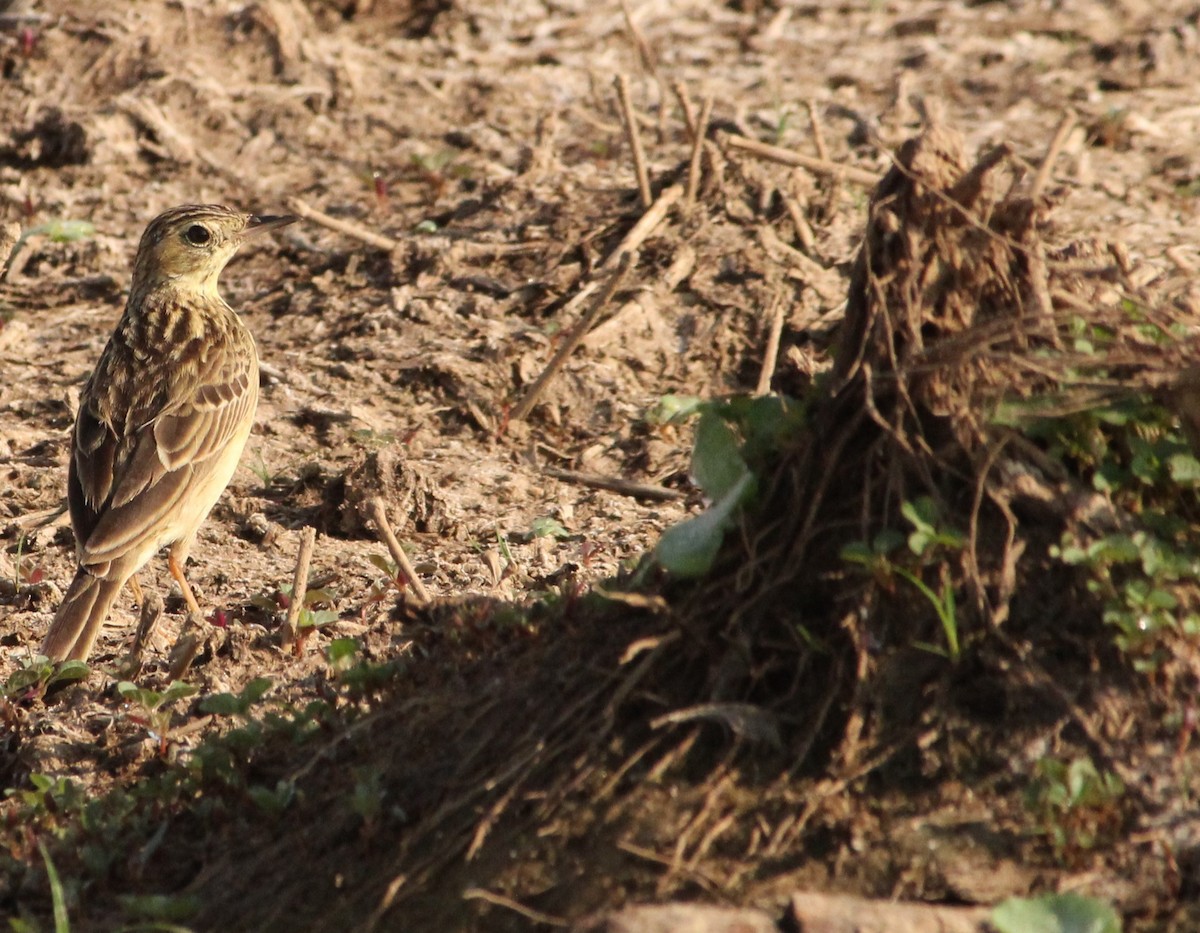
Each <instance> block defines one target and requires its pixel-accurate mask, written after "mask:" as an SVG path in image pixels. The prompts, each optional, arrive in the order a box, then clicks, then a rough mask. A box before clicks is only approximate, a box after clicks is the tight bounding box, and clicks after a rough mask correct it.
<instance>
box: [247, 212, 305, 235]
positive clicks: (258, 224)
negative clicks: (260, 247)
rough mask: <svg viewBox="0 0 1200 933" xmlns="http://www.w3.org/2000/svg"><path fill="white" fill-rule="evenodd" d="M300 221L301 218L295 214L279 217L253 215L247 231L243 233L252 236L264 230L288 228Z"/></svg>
mask: <svg viewBox="0 0 1200 933" xmlns="http://www.w3.org/2000/svg"><path fill="white" fill-rule="evenodd" d="M299 219H300V218H299V217H296V216H294V215H293V214H281V215H279V216H278V217H268V216H262V215H259V214H251V215H250V220H249V221H248V222H247V224H246V229H245V230H244V231H242V235H243V236H252V235H254V234H258V233H262V232H263V231H264V230H275V229H276V228H278V227H286V226H287V225H288V224H294V223H295V222H296V221H297V220H299Z"/></svg>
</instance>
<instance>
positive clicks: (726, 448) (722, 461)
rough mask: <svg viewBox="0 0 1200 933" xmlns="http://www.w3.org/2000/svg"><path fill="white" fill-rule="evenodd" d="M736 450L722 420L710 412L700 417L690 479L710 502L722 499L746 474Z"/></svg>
mask: <svg viewBox="0 0 1200 933" xmlns="http://www.w3.org/2000/svg"><path fill="white" fill-rule="evenodd" d="M738 448H739V444H738V439H737V435H736V434H734V432H733V429H732V428H731V427H729V425H728V424H726V423H725V420H724V419H723V418H721V417H720V416H719V415H716V414H714V413H713V412H711V411H706V412H704V413H703V414H702V415H701V416H700V423H699V424H698V425H696V446H695V447H694V448H693V450H692V476H693V477H694V478H695V480H696V484H697V485H698V486H699V487H700V488H701V489H703V490H704V494H705V495H706V496H708V497H709V498H710V499H714V500H715V499H721V498H723V497H724V496H725V494H726V493H728V492H729V490H730V489H732V488H733V487H734V486H736V485H737V484H738V483H739V482H740V481H741V480H742V478H743V477H744V476H745V475H746V474H747V473H748V472H749V468H748V467H747V466H746V461H745V460H743V459H742V455H741V453H740V451H739V449H738Z"/></svg>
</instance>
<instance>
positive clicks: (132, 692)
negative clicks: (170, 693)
mask: <svg viewBox="0 0 1200 933" xmlns="http://www.w3.org/2000/svg"><path fill="white" fill-rule="evenodd" d="M117 693H119V694H121V696H122V697H124V698H125V700H126V701H127V702H129V703H132V704H133V705H134V706H140V707H142V708H143V709H147V710H153V709H158V707H159V704H161V703H162V701H163V695H162V694H161V693H159V692H158V691H157V690H148V689H146V688H144V687H139V686H138V685H137V684H135V683H131V682H130V681H128V680H122V681H121V682H120V683H119V684H117Z"/></svg>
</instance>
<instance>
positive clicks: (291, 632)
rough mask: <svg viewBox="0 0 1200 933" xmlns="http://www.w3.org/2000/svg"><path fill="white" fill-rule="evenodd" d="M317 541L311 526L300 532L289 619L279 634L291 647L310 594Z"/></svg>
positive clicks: (283, 642) (315, 533)
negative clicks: (314, 550)
mask: <svg viewBox="0 0 1200 933" xmlns="http://www.w3.org/2000/svg"><path fill="white" fill-rule="evenodd" d="M316 540H317V529H315V528H313V527H312V526H311V525H308V526H306V527H305V529H304V530H303V531H302V532H300V552H299V554H297V555H296V572H295V574H294V575H293V576H292V595H291V599H290V601H289V602H288V611H287V618H286V619H284V622H283V628H282V630H281V631H280V633H279V636H280V643H281V644H282V645H283V647H284V648H287V647H290V646H291V645H292V644H293V643H295V641H296V637H297V636H298V635H299V634H300V631H299V629H300V610H301V609H303V608H304V597H305V596H306V595H307V594H308V567H309V564H311V563H312V552H313V544H314V543H315V542H316Z"/></svg>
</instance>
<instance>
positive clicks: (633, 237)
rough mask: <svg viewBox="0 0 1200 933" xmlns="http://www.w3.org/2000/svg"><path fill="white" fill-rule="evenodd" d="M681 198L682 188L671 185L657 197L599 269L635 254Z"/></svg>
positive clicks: (606, 267) (608, 266)
mask: <svg viewBox="0 0 1200 933" xmlns="http://www.w3.org/2000/svg"><path fill="white" fill-rule="evenodd" d="M682 196H683V188H681V187H680V186H679V185H671V187H670V188H667V189H665V190H664V191H663V192H662V194H660V195H659V196H658V200H657V201H655V202H654V203H653V204H652V205H651V206H650V210H648V211H646V213H644V214H643V215H642V216H641V217H640V218H638V222H637V223H635V224H634V225H633V226H632V227H630V228H629V232H628V233H627V234H625V238H624V239H623V240H621V242H620V244H619V245H618V246H617V248H616V249H615V250H613V251H612V252H611V253H609V254H608V257H607V258H606V259H605V260H604V262H603V263H602V264H601V265H600V268H601V269H608V268H611V267H612V265H613V264H614V263H615V262H619V261H620V260H621V258H622V254H624V253H636V252H637V251H638V250H639V249H641V246H642V244H643V243H644V242H646V238H647V237H648V236H650V234H651V233H653V232H654V228H655V227H657V226H658V225H659V224H660V223H662V222H663V219H664V218H665V217H666V216H667V211H668V210H670V209H671V205H673V204H674V203H675V202H676V201H678V200H679V199H680V197H682Z"/></svg>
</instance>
